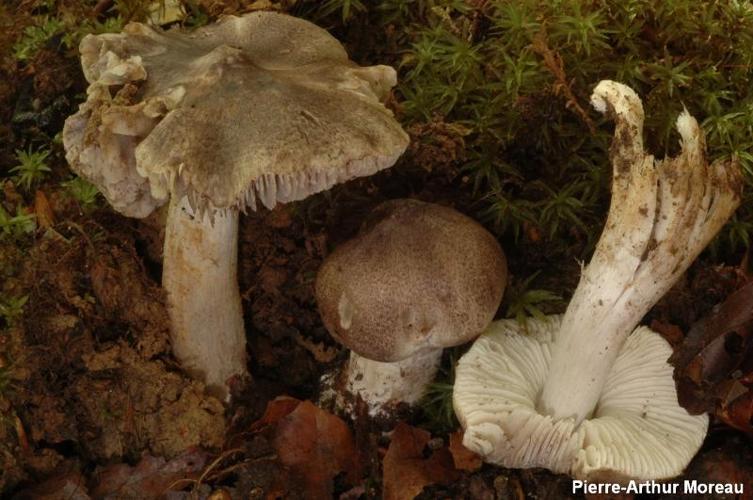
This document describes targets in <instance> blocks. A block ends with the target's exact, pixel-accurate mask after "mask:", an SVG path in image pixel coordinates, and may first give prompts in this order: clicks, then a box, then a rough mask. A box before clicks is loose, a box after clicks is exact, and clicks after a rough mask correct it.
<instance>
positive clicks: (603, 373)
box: [453, 81, 741, 479]
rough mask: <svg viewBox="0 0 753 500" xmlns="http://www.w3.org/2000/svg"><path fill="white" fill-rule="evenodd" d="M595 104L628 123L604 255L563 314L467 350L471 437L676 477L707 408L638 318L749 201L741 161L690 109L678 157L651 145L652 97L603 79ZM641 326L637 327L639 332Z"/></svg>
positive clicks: (489, 450) (526, 452) (491, 458)
mask: <svg viewBox="0 0 753 500" xmlns="http://www.w3.org/2000/svg"><path fill="white" fill-rule="evenodd" d="M591 103H592V104H593V106H594V107H595V108H596V109H597V110H599V111H600V112H602V113H606V114H607V115H608V116H610V117H611V118H613V119H614V120H615V122H616V129H615V134H614V141H613V144H612V149H611V154H610V158H611V162H612V165H613V180H612V203H611V206H610V210H609V215H608V217H607V222H606V227H605V229H604V232H603V233H602V235H601V238H600V240H599V242H598V244H597V247H596V250H595V252H594V255H593V257H592V259H591V261H590V263H589V264H588V266H587V267H586V268H585V269H584V270H583V273H582V276H581V280H580V282H579V284H578V287H577V288H576V290H575V292H574V294H573V297H572V300H571V302H570V304H569V305H568V307H567V311H566V312H565V314H564V316H563V317H561V318H560V317H557V316H555V317H549V318H547V319H546V320H543V321H539V320H536V319H532V320H531V321H529V322H528V325H527V326H528V328H527V334H523V333H522V332H521V328H520V327H519V326H518V325H517V323H515V322H512V321H500V322H497V323H494V324H493V325H492V326H491V327H490V328H489V330H488V331H487V332H485V333H484V334H483V335H482V336H481V337H480V338H479V339H478V340H477V341H476V343H475V344H474V345H473V347H472V348H471V349H470V350H469V351H468V353H467V354H466V355H465V356H464V357H463V358H462V359H461V360H460V361H459V363H458V367H457V370H456V382H455V388H454V395H453V399H454V405H455V411H456V413H457V415H458V418H459V420H460V422H461V424H462V426H463V428H464V429H465V435H464V439H463V443H464V445H465V446H466V447H468V448H470V449H471V450H474V451H476V452H477V453H479V454H481V455H482V456H483V457H484V458H485V460H486V461H488V462H491V463H495V464H499V465H503V466H506V467H521V468H526V467H546V468H549V469H551V470H553V471H555V472H570V473H571V474H572V475H573V476H575V477H577V478H583V479H592V478H604V477H610V478H621V479H627V478H633V479H662V478H668V477H672V476H675V475H677V474H679V473H680V472H681V471H682V470H683V469H684V467H685V466H686V465H687V464H688V462H689V461H690V459H691V458H692V457H693V455H694V454H695V453H696V451H697V450H698V448H699V447H700V445H701V443H702V441H703V438H704V436H705V433H706V428H707V425H708V419H707V417H706V416H705V415H699V416H692V415H689V414H688V413H687V411H685V409H683V408H682V407H681V406H680V405H679V404H678V402H677V393H676V390H675V385H674V382H673V379H672V367H671V366H670V365H669V364H668V362H667V358H668V357H669V356H670V354H671V348H670V347H669V345H668V344H667V343H666V341H664V340H663V339H662V338H661V337H660V336H659V335H658V334H656V333H655V332H652V331H651V330H649V329H648V328H645V327H639V328H637V329H636V325H637V324H638V323H639V322H640V320H641V319H642V317H643V316H644V315H645V314H646V313H647V312H648V310H649V309H650V308H651V307H652V306H653V305H654V304H655V303H656V302H657V301H658V300H659V299H660V298H661V296H662V295H663V294H664V293H666V292H667V290H669V288H670V287H671V286H672V285H673V284H674V283H675V282H676V281H677V279H678V278H679V277H680V276H681V275H682V273H683V272H685V270H686V269H687V268H688V266H689V265H690V263H691V262H692V261H693V260H694V259H695V258H696V257H697V256H698V254H699V253H700V252H701V250H703V248H704V247H705V246H706V245H707V244H708V242H709V241H710V240H711V238H712V237H713V236H714V235H715V234H716V233H717V232H718V231H719V229H720V228H721V227H722V225H723V224H724V222H725V221H726V220H727V219H728V218H729V216H730V215H731V214H732V213H733V212H734V210H735V208H736V207H737V205H738V204H739V202H740V187H741V182H740V173H739V168H738V165H737V163H736V162H734V161H732V162H724V161H719V162H715V163H713V164H711V165H709V164H708V162H707V161H706V159H705V152H704V137H703V133H702V131H701V129H700V127H699V126H698V123H697V122H696V120H695V119H694V118H693V117H692V116H690V114H689V113H688V112H687V110H685V111H683V112H682V113H681V114H680V116H679V118H678V119H677V130H678V132H679V133H680V136H681V138H682V140H681V152H680V153H679V155H678V156H677V157H675V158H670V159H665V160H663V161H655V160H654V158H653V157H652V156H650V155H648V154H646V153H645V152H644V150H643V142H642V138H641V135H642V131H643V107H642V104H641V101H640V99H639V98H638V96H637V95H636V94H635V92H634V91H633V90H632V89H630V88H629V87H627V86H625V85H622V84H619V83H616V82H612V81H602V82H600V83H599V84H598V85H597V87H596V88H595V90H594V92H593V95H592V97H591ZM631 332H632V334H631Z"/></svg>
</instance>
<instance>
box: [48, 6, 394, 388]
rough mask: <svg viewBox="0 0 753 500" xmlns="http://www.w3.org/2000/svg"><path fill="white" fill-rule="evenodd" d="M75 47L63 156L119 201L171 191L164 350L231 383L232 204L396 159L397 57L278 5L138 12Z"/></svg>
mask: <svg viewBox="0 0 753 500" xmlns="http://www.w3.org/2000/svg"><path fill="white" fill-rule="evenodd" d="M80 51H81V61H82V66H83V69H84V75H85V76H86V79H87V81H88V82H89V83H90V85H89V88H88V90H87V95H88V98H87V100H86V102H84V103H83V104H82V105H81V107H80V110H79V111H78V113H76V114H75V115H73V116H71V117H69V118H68V120H66V123H65V128H64V131H63V141H64V144H65V148H66V150H67V156H66V157H67V159H68V161H69V163H70V165H71V167H72V168H73V169H74V170H75V171H76V172H78V173H79V174H80V175H82V176H84V177H86V178H87V179H89V180H90V181H92V182H93V183H95V184H96V185H97V186H99V188H100V189H101V191H102V192H103V194H104V195H105V197H106V198H107V199H108V201H109V202H110V203H111V204H112V206H113V207H114V208H116V209H117V210H119V211H121V212H123V213H124V214H126V215H129V216H133V217H144V216H146V215H148V214H149V213H150V212H151V211H152V210H154V208H155V207H157V206H159V205H161V204H163V203H165V202H166V201H167V199H168V198H170V204H169V211H168V218H167V228H166V235H165V247H164V271H163V286H164V288H165V290H166V292H167V301H168V308H169V313H170V319H171V329H172V330H171V331H172V345H173V350H174V352H175V355H176V357H177V358H178V360H179V361H180V362H181V364H182V365H183V367H184V368H185V369H186V370H187V371H189V372H191V373H193V374H194V375H195V376H197V377H200V378H203V379H204V380H205V381H206V383H207V384H208V385H209V386H211V387H213V388H214V389H215V390H218V391H219V392H220V393H223V394H224V392H225V383H226V381H227V380H228V378H229V377H231V376H233V375H243V374H245V373H246V370H247V369H246V355H245V335H244V327H243V316H242V312H241V303H240V296H239V293H238V285H237V282H236V256H237V233H238V211H239V210H245V207H247V206H248V207H251V208H252V209H255V206H256V202H257V200H258V201H260V202H261V203H262V204H263V205H264V206H266V207H268V208H272V207H274V206H275V204H276V203H278V202H288V201H294V200H300V199H303V198H305V197H306V196H308V195H310V194H312V193H316V192H318V191H322V190H324V189H328V188H329V187H331V186H332V185H333V184H336V183H339V182H344V181H346V180H349V179H351V178H354V177H358V176H364V175H370V174H373V173H374V172H376V171H378V170H381V169H383V168H387V167H389V166H391V165H392V164H393V163H394V162H395V161H396V159H397V158H398V157H399V156H400V154H402V152H403V151H404V150H405V148H406V146H407V143H408V137H407V135H406V134H405V132H404V131H403V130H402V129H401V127H400V125H399V124H398V123H397V122H396V121H395V119H394V118H393V116H392V114H391V113H390V112H389V111H388V110H387V109H386V108H385V107H384V106H383V105H382V104H381V102H380V100H381V99H383V98H385V96H386V95H387V94H388V92H389V89H390V88H391V87H392V86H394V85H395V81H396V75H395V71H394V70H393V69H392V68H390V67H387V66H371V67H359V66H357V65H355V64H354V63H352V62H351V61H350V60H348V57H347V54H346V53H345V50H344V49H343V47H342V46H341V45H340V43H339V42H338V41H337V40H336V39H335V38H333V37H332V36H330V35H329V34H328V33H327V32H326V31H325V30H323V29H321V28H318V27H317V26H315V25H313V24H311V23H309V22H306V21H303V20H300V19H296V18H294V17H290V16H286V15H283V14H278V13H273V12H254V13H251V14H248V15H245V16H243V17H234V16H229V17H225V18H223V19H222V20H221V21H220V22H218V23H216V24H214V25H211V26H208V27H204V28H199V29H197V30H195V31H192V32H181V31H161V30H158V29H154V28H151V27H149V26H146V25H143V24H138V23H131V24H129V25H128V26H126V27H125V28H124V30H123V32H122V33H119V34H104V35H96V36H94V35H88V36H86V37H85V38H84V39H83V40H82V42H81V46H80Z"/></svg>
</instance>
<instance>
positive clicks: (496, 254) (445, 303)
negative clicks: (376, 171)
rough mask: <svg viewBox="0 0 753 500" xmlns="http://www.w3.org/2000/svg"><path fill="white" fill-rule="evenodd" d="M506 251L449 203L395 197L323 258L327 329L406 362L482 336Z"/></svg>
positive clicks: (321, 296)
mask: <svg viewBox="0 0 753 500" xmlns="http://www.w3.org/2000/svg"><path fill="white" fill-rule="evenodd" d="M506 278H507V265H506V261H505V257H504V254H503V253H502V250H501V248H500V247H499V244H498V243H497V241H496V240H495V239H494V237H493V236H492V235H491V234H490V233H489V232H488V231H486V230H485V229H484V228H483V227H482V226H481V225H480V224H478V223H477V222H475V221H473V220H472V219H470V218H469V217H466V216H465V215H463V214H461V213H459V212H457V211H455V210H452V209H450V208H447V207H442V206H439V205H434V204H430V203H423V202H419V201H416V200H395V201H391V202H387V203H384V204H382V205H380V206H379V207H377V209H375V210H374V212H373V214H372V216H371V220H370V221H368V222H367V224H366V225H365V227H364V228H363V229H362V231H361V233H360V234H359V235H358V236H357V237H356V238H354V239H352V240H350V241H348V242H346V243H345V244H343V245H341V246H340V247H338V248H337V249H336V250H335V251H334V252H333V253H332V254H331V255H330V256H329V257H328V258H327V259H326V260H325V262H324V263H323V264H322V267H321V268H320V270H319V274H318V276H317V280H316V298H317V303H318V305H319V311H320V312H321V315H322V319H323V321H324V324H325V326H326V327H327V330H328V331H329V332H330V334H332V336H334V337H335V338H336V339H337V340H338V341H340V342H341V343H343V344H344V345H345V346H347V347H348V348H350V349H352V350H353V351H355V352H357V353H358V354H360V355H361V356H364V357H366V358H369V359H372V360H375V361H389V362H392V361H399V360H401V359H405V358H407V357H409V356H412V355H414V354H416V353H418V352H422V351H425V350H433V349H438V348H439V349H441V348H444V347H449V346H454V345H458V344H462V343H464V342H467V341H468V340H471V339H473V338H474V337H476V336H477V335H478V334H479V333H481V331H483V329H484V328H486V326H487V325H488V324H489V323H490V322H491V320H492V319H493V318H494V314H495V313H496V311H497V308H498V307H499V303H500V301H501V299H502V292H503V290H504V287H505V282H506Z"/></svg>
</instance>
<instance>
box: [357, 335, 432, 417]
mask: <svg viewBox="0 0 753 500" xmlns="http://www.w3.org/2000/svg"><path fill="white" fill-rule="evenodd" d="M441 360H442V349H433V350H429V351H425V352H423V353H420V354H416V355H415V356H411V357H410V358H406V359H403V360H400V361H395V362H392V363H384V362H380V361H373V360H371V359H367V358H364V357H363V356H359V355H358V354H356V353H355V352H353V351H351V353H350V360H349V361H348V366H347V375H348V380H347V385H346V389H347V390H348V392H350V393H351V394H353V395H360V396H361V398H362V399H363V400H364V402H366V404H367V405H368V407H369V412H370V413H371V414H372V415H375V414H377V413H380V411H381V410H382V409H383V408H385V407H386V406H387V405H389V404H390V403H395V404H396V403H399V402H404V403H407V404H409V405H412V404H414V403H417V402H418V401H419V400H420V399H421V398H422V397H423V395H424V394H425V393H426V389H427V388H428V386H429V384H430V383H431V381H432V380H434V376H435V375H436V374H437V370H438V369H439V364H440V362H441Z"/></svg>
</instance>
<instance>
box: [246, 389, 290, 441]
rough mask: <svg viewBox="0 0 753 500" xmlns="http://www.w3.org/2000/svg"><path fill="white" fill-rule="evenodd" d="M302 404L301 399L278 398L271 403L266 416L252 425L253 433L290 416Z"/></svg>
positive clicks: (265, 411)
mask: <svg viewBox="0 0 753 500" xmlns="http://www.w3.org/2000/svg"><path fill="white" fill-rule="evenodd" d="M299 404H301V401H300V400H299V399H295V398H291V397H290V396H278V397H276V398H275V399H273V400H272V401H270V402H269V403H267V408H266V409H265V410H264V415H262V416H261V418H260V419H259V420H257V421H256V422H254V423H253V424H251V429H250V430H251V432H256V431H259V430H261V429H263V428H265V427H267V426H269V425H272V424H276V423H277V422H278V421H279V420H280V419H281V418H283V417H285V416H287V415H289V414H290V413H292V412H293V410H295V409H296V408H297V407H298V405H299Z"/></svg>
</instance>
